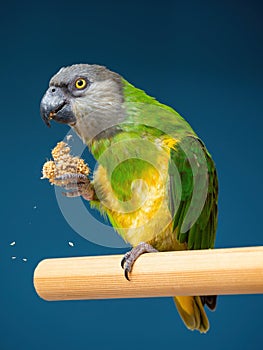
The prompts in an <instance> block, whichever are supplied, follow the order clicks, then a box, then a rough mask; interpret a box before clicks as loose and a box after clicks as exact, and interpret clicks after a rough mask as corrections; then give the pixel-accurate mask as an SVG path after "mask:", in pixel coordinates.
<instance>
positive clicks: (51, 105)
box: [40, 86, 76, 127]
mask: <svg viewBox="0 0 263 350" xmlns="http://www.w3.org/2000/svg"><path fill="white" fill-rule="evenodd" d="M40 114H41V116H42V119H43V120H44V122H45V124H46V125H47V126H49V127H50V120H52V119H54V120H55V121H57V122H58V123H63V124H70V125H74V124H75V123H76V117H75V115H74V113H73V111H72V108H71V103H70V102H69V100H68V99H67V96H66V94H65V92H64V91H63V89H62V88H60V87H56V86H51V87H50V88H49V89H48V90H47V92H46V93H45V95H44V96H43V98H42V100H41V103H40Z"/></svg>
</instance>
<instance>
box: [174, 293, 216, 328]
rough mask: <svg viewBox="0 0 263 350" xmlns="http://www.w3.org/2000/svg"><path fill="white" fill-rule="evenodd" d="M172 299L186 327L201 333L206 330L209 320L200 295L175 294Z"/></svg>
mask: <svg viewBox="0 0 263 350" xmlns="http://www.w3.org/2000/svg"><path fill="white" fill-rule="evenodd" d="M174 301H175V305H176V307H177V310H178V312H179V314H180V316H181V318H182V320H183V321H184V323H185V325H186V327H187V328H189V329H191V330H194V329H196V330H198V331H199V332H201V333H206V332H207V331H208V329H209V321H208V318H207V316H206V313H205V310H204V306H203V303H202V301H201V299H200V297H188V296H179V297H178V296H176V297H174Z"/></svg>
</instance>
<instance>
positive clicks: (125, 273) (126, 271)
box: [124, 269, 130, 281]
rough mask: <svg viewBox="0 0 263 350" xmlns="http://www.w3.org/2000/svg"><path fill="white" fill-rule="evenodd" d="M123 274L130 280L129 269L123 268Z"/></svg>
mask: <svg viewBox="0 0 263 350" xmlns="http://www.w3.org/2000/svg"><path fill="white" fill-rule="evenodd" d="M124 276H125V278H126V280H128V281H130V278H129V269H125V270H124Z"/></svg>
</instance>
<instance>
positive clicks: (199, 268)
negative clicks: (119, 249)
mask: <svg viewBox="0 0 263 350" xmlns="http://www.w3.org/2000/svg"><path fill="white" fill-rule="evenodd" d="M121 259H122V256H121V255H110V256H91V257H77V258H59V259H46V260H43V261H41V262H40V263H39V264H38V266H37V267H36V269H35V273H34V285H35V289H36V291H37V293H38V295H39V296H40V297H41V298H43V299H45V300H77V299H108V298H141V297H160V296H174V295H214V294H256V293H263V247H250V248H233V249H232V248H231V249H214V250H194V251H180V252H163V253H151V254H144V255H142V256H141V257H140V258H139V259H138V260H137V261H136V263H135V265H134V267H133V270H132V273H131V275H130V279H131V281H130V282H129V281H127V280H126V279H125V278H124V275H123V270H122V268H121V266H120V262H121Z"/></svg>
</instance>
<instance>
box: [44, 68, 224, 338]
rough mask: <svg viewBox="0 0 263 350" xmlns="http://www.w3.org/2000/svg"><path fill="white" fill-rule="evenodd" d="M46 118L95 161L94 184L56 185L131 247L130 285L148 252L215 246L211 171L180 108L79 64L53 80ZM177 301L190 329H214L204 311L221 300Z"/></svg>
mask: <svg viewBox="0 0 263 350" xmlns="http://www.w3.org/2000/svg"><path fill="white" fill-rule="evenodd" d="M40 114H41V117H42V119H43V120H44V122H45V124H46V125H47V126H50V124H51V120H54V121H56V122H58V123H62V124H66V125H68V126H69V127H71V128H73V129H74V131H75V132H76V133H77V135H78V136H79V137H80V138H81V140H82V141H83V143H84V144H85V145H86V146H87V147H88V149H89V151H90V152H91V153H92V155H93V156H94V158H95V160H96V161H97V166H96V168H95V170H94V172H93V177H92V179H90V178H88V176H84V175H83V174H78V173H69V174H64V175H63V176H61V178H60V180H63V181H66V180H67V185H66V186H65V188H66V189H67V190H68V192H66V193H65V195H66V196H68V197H74V196H82V197H83V198H84V199H86V200H88V201H89V203H90V205H91V207H93V208H96V209H97V210H99V212H100V213H101V214H102V215H104V216H106V217H107V219H108V220H109V222H110V224H111V225H112V226H113V228H114V229H115V230H116V232H117V233H118V234H119V235H120V236H121V237H122V238H123V239H124V241H125V242H127V243H128V244H130V245H131V247H132V249H131V250H130V251H128V252H127V253H126V254H125V255H124V257H123V259H122V261H121V266H122V268H123V269H124V277H126V279H127V280H128V281H130V278H131V277H132V267H133V265H134V263H135V262H136V260H137V259H138V258H139V256H140V255H141V254H143V253H154V252H156V251H159V252H162V251H178V250H193V249H211V248H213V247H214V243H215V236H216V229H217V221H218V178H217V171H216V167H215V163H214V161H213V159H212V157H211V155H210V153H209V152H208V150H207V148H206V146H205V144H204V143H203V141H202V140H201V139H200V138H199V137H198V136H197V134H196V133H195V132H194V131H193V129H192V127H191V126H190V124H189V123H188V122H187V121H186V120H185V119H184V118H183V117H182V116H181V115H180V114H179V113H177V112H176V111H175V109H173V108H172V107H170V106H168V105H165V104H162V103H161V102H159V101H158V100H157V99H155V98H154V97H152V96H150V95H148V94H147V93H146V92H144V90H142V89H139V88H137V87H135V86H134V85H132V84H131V83H129V82H128V81H127V80H126V79H125V78H123V77H122V76H121V75H120V74H118V73H116V72H114V71H112V70H110V69H108V68H106V67H104V66H101V65H97V64H73V65H70V66H66V67H62V68H61V69H60V70H59V71H58V72H57V73H56V74H55V75H54V76H53V77H52V78H51V79H50V82H49V86H48V88H47V90H46V91H45V93H44V95H43V97H42V99H41V103H40ZM58 180H59V179H58ZM129 283H132V282H129ZM174 301H175V305H176V308H177V310H178V312H179V315H180V316H181V318H182V320H183V322H184V324H185V325H186V327H187V328H188V329H190V330H197V331H199V332H200V333H206V332H207V331H208V329H209V321H208V317H207V314H206V311H205V307H207V308H208V309H210V310H212V311H213V310H215V308H216V301H217V296H216V295H208V296H175V297H174Z"/></svg>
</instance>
